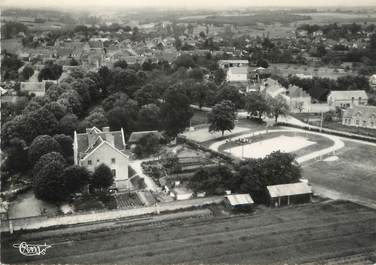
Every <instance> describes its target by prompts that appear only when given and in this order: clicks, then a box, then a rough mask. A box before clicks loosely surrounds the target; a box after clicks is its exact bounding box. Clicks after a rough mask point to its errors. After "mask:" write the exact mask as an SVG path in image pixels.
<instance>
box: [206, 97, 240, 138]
mask: <svg viewBox="0 0 376 265" xmlns="http://www.w3.org/2000/svg"><path fill="white" fill-rule="evenodd" d="M235 118H236V112H235V106H234V104H233V103H232V102H231V101H229V100H224V101H222V102H220V103H218V104H216V105H215V106H214V107H213V108H212V110H211V112H210V113H209V115H208V121H209V124H210V125H209V131H221V132H222V135H223V134H224V132H225V131H231V130H232V129H234V126H235Z"/></svg>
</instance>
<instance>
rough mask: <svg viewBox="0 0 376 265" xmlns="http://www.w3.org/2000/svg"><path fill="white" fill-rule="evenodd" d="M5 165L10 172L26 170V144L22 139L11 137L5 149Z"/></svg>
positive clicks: (27, 163)
mask: <svg viewBox="0 0 376 265" xmlns="http://www.w3.org/2000/svg"><path fill="white" fill-rule="evenodd" d="M6 153H7V156H6V162H5V167H6V169H7V170H8V171H9V172H10V173H15V172H26V171H27V170H28V168H29V161H28V157H27V145H26V143H25V141H24V140H21V139H19V138H13V139H11V140H10V143H9V148H8V149H7V152H6Z"/></svg>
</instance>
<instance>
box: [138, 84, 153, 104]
mask: <svg viewBox="0 0 376 265" xmlns="http://www.w3.org/2000/svg"><path fill="white" fill-rule="evenodd" d="M134 98H135V99H136V101H137V103H138V106H140V107H141V106H144V105H147V104H151V103H156V102H157V101H158V95H157V93H156V91H155V88H154V87H153V86H152V85H149V84H148V85H146V86H143V87H142V88H141V89H138V90H137V91H136V92H135V93H134Z"/></svg>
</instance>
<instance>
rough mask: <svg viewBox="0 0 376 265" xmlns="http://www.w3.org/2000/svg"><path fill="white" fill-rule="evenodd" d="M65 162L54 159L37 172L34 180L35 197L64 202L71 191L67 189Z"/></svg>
mask: <svg viewBox="0 0 376 265" xmlns="http://www.w3.org/2000/svg"><path fill="white" fill-rule="evenodd" d="M63 170H64V164H63V163H61V162H58V161H53V162H51V163H48V164H46V165H45V166H44V167H42V168H41V170H39V172H38V173H37V174H36V176H35V179H34V182H33V190H34V194H35V197H36V198H37V199H41V200H44V201H49V202H62V201H64V200H65V199H67V198H68V196H69V192H68V191H67V190H66V189H65V183H64V179H63V178H62V174H61V173H62V172H63Z"/></svg>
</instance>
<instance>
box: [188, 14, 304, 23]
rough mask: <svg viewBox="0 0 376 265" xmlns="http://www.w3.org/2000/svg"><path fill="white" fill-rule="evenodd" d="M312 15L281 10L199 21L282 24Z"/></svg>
mask: <svg viewBox="0 0 376 265" xmlns="http://www.w3.org/2000/svg"><path fill="white" fill-rule="evenodd" d="M310 19H311V17H310V16H304V15H297V14H292V13H290V12H281V11H269V12H260V13H256V14H254V15H248V16H208V17H206V18H203V19H200V20H199V22H202V23H207V24H215V25H223V24H234V25H238V26H250V25H256V24H257V23H263V24H269V25H270V24H273V23H277V22H280V23H282V24H285V23H291V22H295V21H299V20H310ZM185 21H186V22H192V23H193V22H197V21H198V19H193V20H192V21H191V20H189V19H186V20H185Z"/></svg>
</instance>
